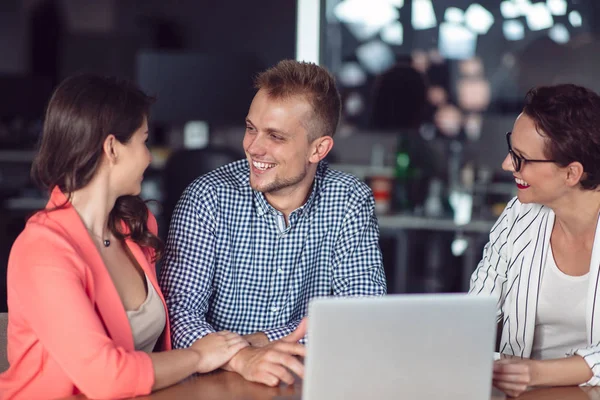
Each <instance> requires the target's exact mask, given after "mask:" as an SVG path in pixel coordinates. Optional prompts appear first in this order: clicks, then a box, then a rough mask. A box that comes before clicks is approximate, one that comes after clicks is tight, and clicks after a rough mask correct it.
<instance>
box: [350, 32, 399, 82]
mask: <svg viewBox="0 0 600 400" xmlns="http://www.w3.org/2000/svg"><path fill="white" fill-rule="evenodd" d="M356 58H357V59H358V61H359V62H360V63H361V64H362V66H363V67H364V68H365V69H366V70H367V71H368V72H370V73H371V74H373V75H379V74H381V73H382V72H384V71H386V70H387V69H389V68H390V67H391V66H392V65H394V62H395V61H396V60H395V57H394V53H393V52H392V50H391V49H390V48H389V46H387V45H386V44H384V43H382V42H381V41H379V40H373V41H371V42H368V43H365V44H363V45H360V46H359V47H358V48H357V49H356Z"/></svg>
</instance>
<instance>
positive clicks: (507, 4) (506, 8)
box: [500, 1, 521, 19]
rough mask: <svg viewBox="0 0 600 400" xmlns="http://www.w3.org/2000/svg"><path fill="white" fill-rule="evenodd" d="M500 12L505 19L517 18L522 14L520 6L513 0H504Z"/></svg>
mask: <svg viewBox="0 0 600 400" xmlns="http://www.w3.org/2000/svg"><path fill="white" fill-rule="evenodd" d="M500 13H501V14H502V16H503V17H504V18H505V19H511V18H517V17H520V16H521V13H520V11H519V8H518V7H517V5H516V4H515V3H513V2H512V1H503V2H502V3H500Z"/></svg>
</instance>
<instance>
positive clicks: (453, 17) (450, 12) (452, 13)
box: [444, 7, 465, 24]
mask: <svg viewBox="0 0 600 400" xmlns="http://www.w3.org/2000/svg"><path fill="white" fill-rule="evenodd" d="M444 20H446V22H452V23H453V24H462V23H463V21H464V20H465V13H464V12H463V10H461V9H460V8H458V7H448V8H446V11H445V12H444Z"/></svg>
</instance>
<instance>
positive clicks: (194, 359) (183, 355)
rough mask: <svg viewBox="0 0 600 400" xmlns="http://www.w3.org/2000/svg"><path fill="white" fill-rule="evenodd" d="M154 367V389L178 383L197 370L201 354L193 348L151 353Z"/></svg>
mask: <svg viewBox="0 0 600 400" xmlns="http://www.w3.org/2000/svg"><path fill="white" fill-rule="evenodd" d="M150 358H151V359H152V367H153V368H154V385H153V386H152V391H155V390H159V389H162V388H165V387H167V386H171V385H174V384H176V383H177V382H179V381H181V380H183V379H185V378H187V377H188V376H190V375H192V374H193V373H195V372H196V370H197V368H198V363H199V362H200V354H198V353H197V352H195V351H194V350H191V349H179V350H171V351H163V352H160V353H151V354H150Z"/></svg>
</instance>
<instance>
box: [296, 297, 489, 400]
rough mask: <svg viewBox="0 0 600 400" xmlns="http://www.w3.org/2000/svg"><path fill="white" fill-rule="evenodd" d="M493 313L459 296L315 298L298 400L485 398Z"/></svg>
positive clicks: (482, 302)
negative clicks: (303, 374) (300, 398)
mask: <svg viewBox="0 0 600 400" xmlns="http://www.w3.org/2000/svg"><path fill="white" fill-rule="evenodd" d="M495 315H496V300H495V299H493V298H491V297H479V296H467V295H464V294H436V295H388V296H385V297H372V298H366V297H363V298H319V299H315V300H313V301H312V302H311V304H310V306H309V321H308V322H309V323H308V344H307V346H308V349H307V351H308V352H307V356H306V371H305V378H304V383H303V394H302V398H303V399H304V400H321V399H323V400H324V399H327V400H329V399H344V400H354V399H356V400H358V399H361V400H363V399H369V398H377V399H399V398H403V399H460V400H481V399H489V398H490V393H491V376H492V365H493V353H494V343H495V335H496V317H495Z"/></svg>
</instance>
